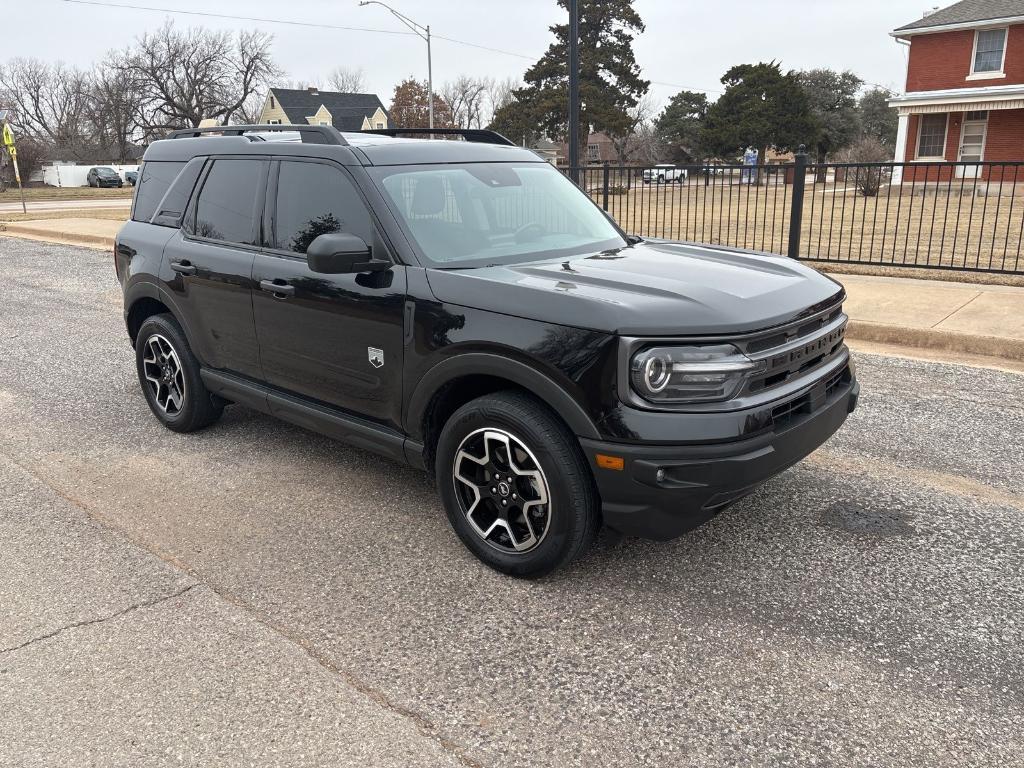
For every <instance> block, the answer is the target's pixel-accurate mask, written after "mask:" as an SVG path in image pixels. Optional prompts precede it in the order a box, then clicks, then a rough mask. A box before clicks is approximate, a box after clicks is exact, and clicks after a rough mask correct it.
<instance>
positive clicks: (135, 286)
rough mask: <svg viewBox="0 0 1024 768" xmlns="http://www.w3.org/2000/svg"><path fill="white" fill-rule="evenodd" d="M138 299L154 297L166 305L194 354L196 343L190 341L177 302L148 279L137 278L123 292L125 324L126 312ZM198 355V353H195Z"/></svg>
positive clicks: (126, 319)
mask: <svg viewBox="0 0 1024 768" xmlns="http://www.w3.org/2000/svg"><path fill="white" fill-rule="evenodd" d="M140 299H155V300H156V301H159V302H160V303H161V304H163V305H164V306H165V307H167V309H168V311H169V312H170V313H171V316H172V317H174V319H175V320H177V321H178V325H180V326H181V329H182V331H184V333H185V340H186V341H187V342H188V344H189V346H190V347H191V348H192V353H193V354H196V352H195V349H196V345H195V344H194V343H193V341H192V330H191V329H190V328H189V326H188V323H187V322H186V321H185V317H184V315H183V314H182V313H181V310H180V309H179V308H178V305H177V302H175V300H174V297H173V296H172V295H171V294H170V293H168V292H167V291H166V290H164V288H163V287H161V286H159V285H157V284H156V283H154V282H151V281H149V280H138V281H136V282H134V283H132V284H131V285H129V286H128V287H127V288H126V289H125V292H124V319H125V326H126V328H127V324H128V313H129V312H131V309H132V307H133V306H135V303H136V302H138V301H139V300H140ZM197 357H198V355H197ZM200 362H202V361H200Z"/></svg>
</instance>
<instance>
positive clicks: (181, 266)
mask: <svg viewBox="0 0 1024 768" xmlns="http://www.w3.org/2000/svg"><path fill="white" fill-rule="evenodd" d="M171 271H172V272H177V273H178V274H179V275H194V274H195V273H196V267H195V265H194V264H192V263H191V262H189V261H187V260H186V261H172V262H171Z"/></svg>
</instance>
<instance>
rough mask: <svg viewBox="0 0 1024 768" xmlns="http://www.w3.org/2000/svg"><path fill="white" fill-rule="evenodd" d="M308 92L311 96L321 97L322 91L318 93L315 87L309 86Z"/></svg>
mask: <svg viewBox="0 0 1024 768" xmlns="http://www.w3.org/2000/svg"><path fill="white" fill-rule="evenodd" d="M306 90H307V91H309V95H310V96H319V95H320V91H318V90H317V89H316V86H315V85H311V86H309V88H307V89H306Z"/></svg>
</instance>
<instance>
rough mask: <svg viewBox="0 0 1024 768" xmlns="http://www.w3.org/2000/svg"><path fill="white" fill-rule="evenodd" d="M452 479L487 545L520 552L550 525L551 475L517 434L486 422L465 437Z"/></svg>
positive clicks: (541, 537) (468, 517)
mask: <svg viewBox="0 0 1024 768" xmlns="http://www.w3.org/2000/svg"><path fill="white" fill-rule="evenodd" d="M452 481H453V483H454V485H455V493H456V496H457V498H458V501H459V506H460V508H461V509H462V513H463V514H464V515H465V516H466V520H467V522H468V523H469V525H470V527H472V529H473V530H474V531H475V532H476V534H477V535H478V536H479V537H480V538H481V539H483V540H484V541H485V542H486V543H487V544H488V545H489V546H491V547H494V548H495V549H497V550H499V551H501V552H505V553H508V554H522V553H525V552H529V551H530V550H532V549H534V548H535V547H536V546H537V545H539V544H540V543H541V542H542V541H543V540H544V537H545V536H546V535H547V532H548V529H549V528H550V526H551V502H550V493H549V491H548V482H547V478H546V477H545V475H544V470H543V469H542V468H541V466H540V463H539V462H538V461H537V458H536V457H535V456H534V455H533V453H532V452H531V451H530V449H529V448H527V447H526V445H524V444H523V443H522V441H520V440H519V439H517V438H516V437H514V436H513V435H511V434H509V433H508V432H505V431H504V430H501V429H496V428H486V429H478V430H476V431H474V432H471V433H470V434H469V435H467V436H466V437H465V438H463V440H462V443H461V444H460V445H459V448H458V450H457V451H456V453H455V461H454V464H453V467H452Z"/></svg>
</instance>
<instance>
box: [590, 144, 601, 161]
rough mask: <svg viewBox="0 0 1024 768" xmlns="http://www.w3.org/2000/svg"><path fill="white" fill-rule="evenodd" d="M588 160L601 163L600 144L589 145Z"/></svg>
mask: <svg viewBox="0 0 1024 768" xmlns="http://www.w3.org/2000/svg"><path fill="white" fill-rule="evenodd" d="M587 160H590V161H595V160H596V161H600V160H601V145H600V144H587Z"/></svg>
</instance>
